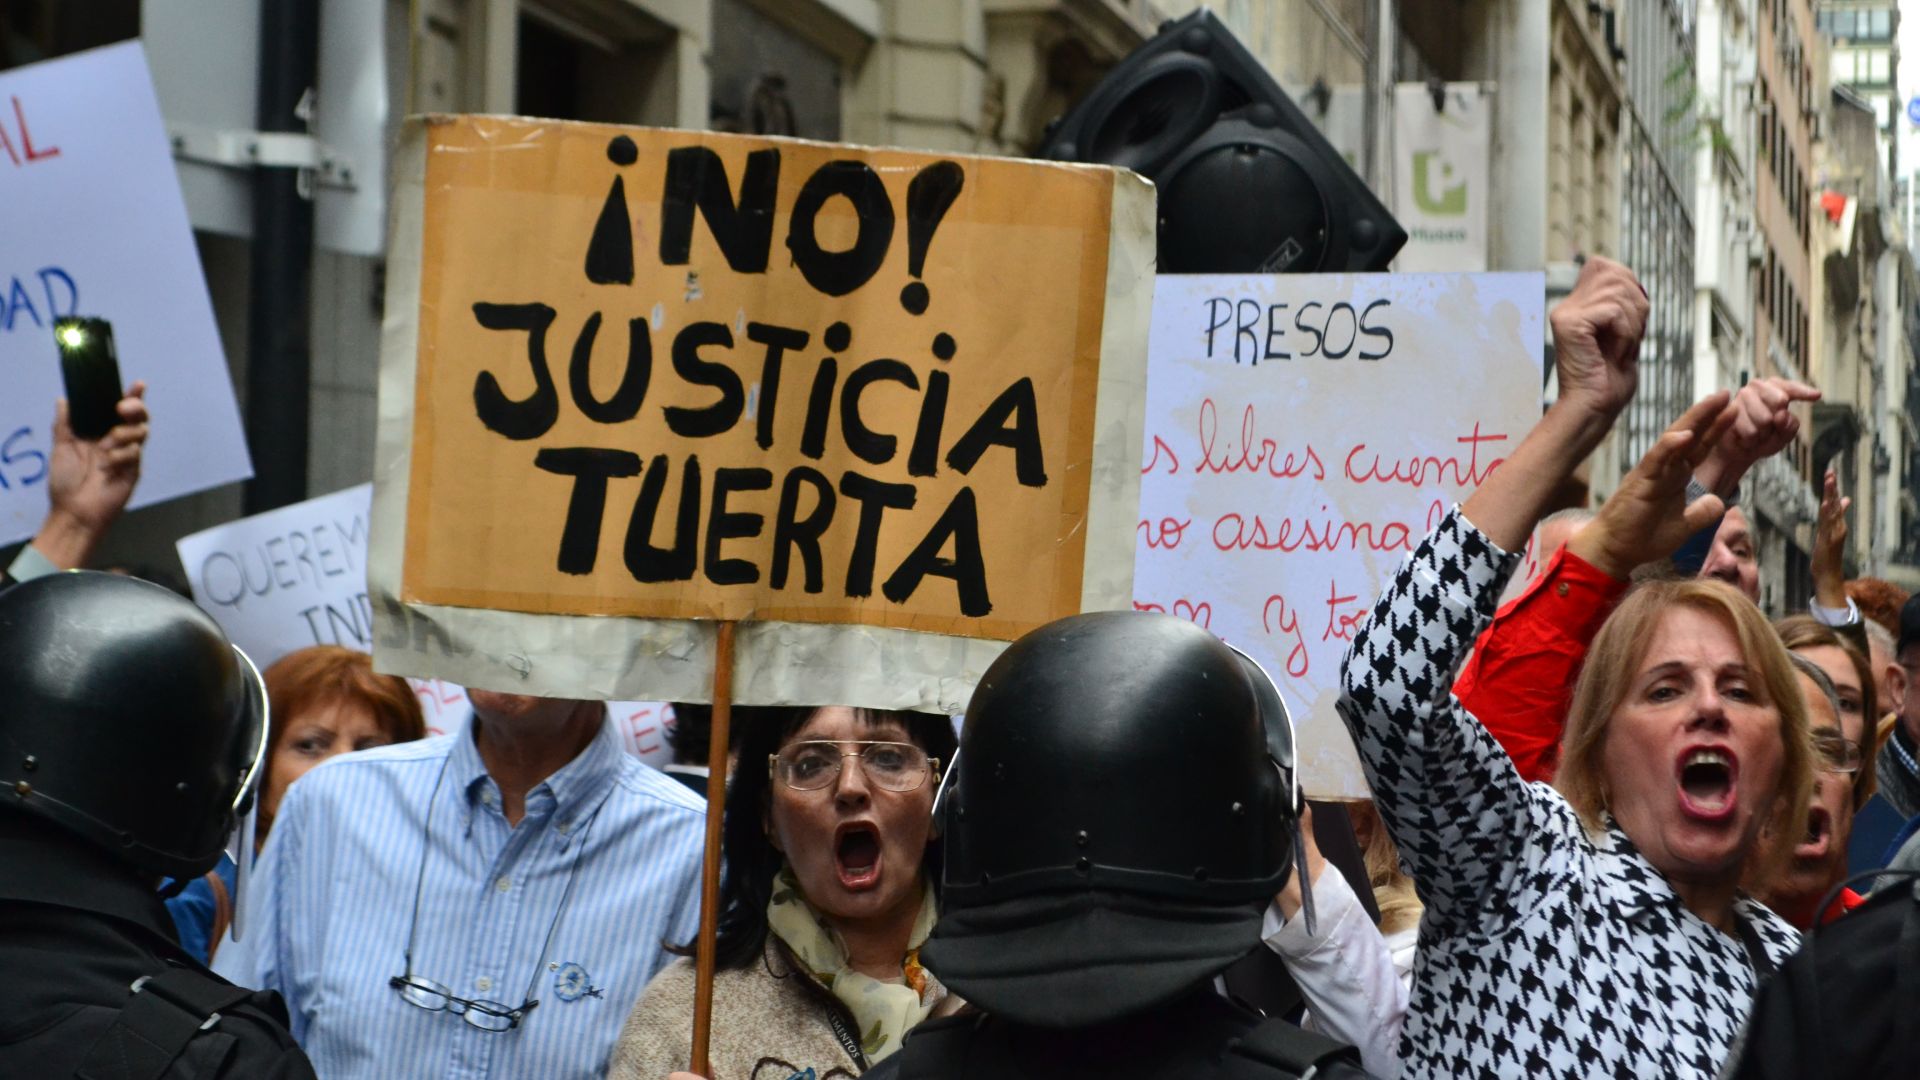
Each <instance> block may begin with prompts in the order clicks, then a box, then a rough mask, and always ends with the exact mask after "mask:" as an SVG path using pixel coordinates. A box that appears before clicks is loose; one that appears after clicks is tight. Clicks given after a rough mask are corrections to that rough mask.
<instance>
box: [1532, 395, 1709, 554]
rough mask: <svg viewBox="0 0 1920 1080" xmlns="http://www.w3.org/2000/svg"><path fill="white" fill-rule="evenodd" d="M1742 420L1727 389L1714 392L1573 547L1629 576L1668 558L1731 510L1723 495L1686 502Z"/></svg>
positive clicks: (1660, 444)
mask: <svg viewBox="0 0 1920 1080" xmlns="http://www.w3.org/2000/svg"><path fill="white" fill-rule="evenodd" d="M1735 420H1736V415H1735V407H1734V405H1733V404H1732V403H1731V401H1730V400H1729V395H1728V394H1727V392H1726V391H1725V390H1720V391H1717V392H1715V393H1712V394H1709V395H1707V396H1706V397H1705V398H1702V399H1701V400H1700V401H1699V402H1698V403H1696V404H1695V405H1694V406H1693V408H1691V409H1688V410H1687V412H1686V415H1684V416H1682V417H1680V419H1678V420H1676V421H1674V423H1673V426H1671V427H1669V428H1667V430H1666V432H1665V433H1664V434H1662V435H1661V436H1660V438H1659V439H1657V440H1655V441H1654V444H1653V446H1652V447H1651V448H1649V449H1648V450H1647V453H1646V456H1645V457H1643V458H1641V459H1640V463H1639V464H1638V465H1635V466H1634V467H1633V471H1632V472H1630V473H1628V474H1627V475H1626V477H1625V479H1623V480H1621V481H1620V487H1619V489H1618V490H1616V491H1615V492H1614V493H1613V495H1612V497H1610V498H1608V499H1607V501H1606V502H1605V503H1604V504H1603V505H1602V506H1601V507H1600V512H1599V514H1597V515H1596V516H1595V517H1594V519H1593V520H1592V521H1590V522H1588V523H1587V526H1586V528H1584V529H1581V530H1580V531H1579V532H1578V533H1575V534H1574V537H1573V539H1572V540H1569V541H1567V550H1568V551H1570V552H1572V553H1573V554H1575V555H1578V556H1579V557H1580V558H1582V559H1585V560H1586V561H1587V562H1589V563H1591V564H1592V565H1593V566H1594V567H1595V568H1597V569H1599V570H1602V571H1604V572H1606V573H1608V574H1611V575H1612V576H1614V577H1616V578H1619V579H1621V580H1625V579H1626V578H1627V577H1628V576H1629V575H1630V574H1632V573H1633V568H1634V567H1636V566H1639V565H1640V564H1641V563H1647V562H1653V561H1654V560H1656V559H1664V558H1667V557H1668V556H1670V555H1672V554H1673V553H1674V552H1675V551H1678V550H1679V549H1680V545H1681V544H1684V543H1686V540H1687V537H1689V536H1692V535H1693V534H1694V533H1696V532H1698V531H1700V530H1701V529H1704V528H1706V527H1707V526H1708V525H1711V524H1713V522H1714V521H1715V519H1717V518H1719V517H1720V515H1721V514H1722V513H1724V512H1725V511H1726V504H1724V503H1723V502H1721V501H1720V498H1719V496H1717V495H1705V496H1702V497H1701V498H1699V499H1697V500H1695V501H1694V502H1693V503H1692V504H1689V503H1688V502H1687V480H1688V478H1689V477H1690V476H1692V475H1693V471H1694V469H1696V468H1697V467H1698V466H1699V464H1700V462H1701V461H1703V460H1705V459H1706V457H1707V455H1708V454H1711V453H1712V452H1713V450H1714V447H1716V446H1717V445H1719V443H1720V441H1721V440H1722V439H1723V438H1724V437H1725V436H1726V434H1727V432H1728V431H1729V430H1730V429H1731V428H1732V427H1733V425H1734V422H1735Z"/></svg>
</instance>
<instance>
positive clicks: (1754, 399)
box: [1694, 378, 1820, 499]
mask: <svg viewBox="0 0 1920 1080" xmlns="http://www.w3.org/2000/svg"><path fill="white" fill-rule="evenodd" d="M1819 400H1820V391H1818V390H1816V389H1814V388H1813V387H1811V386H1808V385H1807V384H1805V383H1798V382H1794V381H1793V380H1792V379H1778V378H1774V379H1755V380H1753V381H1752V382H1750V383H1748V384H1747V385H1745V386H1743V387H1741V388H1740V392H1739V393H1738V394H1736V395H1734V399H1733V405H1734V409H1735V411H1736V415H1735V418H1734V423H1733V428H1732V430H1730V431H1728V432H1727V437H1726V438H1724V439H1722V440H1720V446H1719V448H1718V449H1717V450H1716V451H1715V452H1714V453H1712V454H1710V455H1708V457H1707V458H1706V460H1704V461H1702V462H1701V463H1700V467H1699V469H1697V470H1696V471H1695V472H1694V478H1695V479H1697V480H1699V481H1700V483H1701V484H1702V485H1704V486H1705V487H1706V489H1707V490H1708V491H1711V492H1713V493H1714V494H1715V495H1718V496H1720V497H1721V498H1723V499H1724V498H1728V497H1730V496H1732V494H1733V492H1734V489H1736V488H1738V487H1739V486H1740V478H1741V477H1743V476H1745V475H1747V470H1748V469H1751V468H1753V466H1754V463H1755V462H1757V461H1759V460H1760V459H1762V458H1765V457H1771V456H1772V455H1774V454H1777V453H1779V452H1780V451H1782V450H1784V449H1786V447H1787V444H1789V443H1791V442H1793V437H1794V435H1795V434H1796V433H1797V432H1798V431H1799V430H1800V421H1799V419H1798V418H1797V417H1795V416H1794V415H1793V406H1794V404H1795V403H1796V402H1802V401H1819Z"/></svg>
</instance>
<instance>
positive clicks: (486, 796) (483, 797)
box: [480, 791, 493, 806]
mask: <svg viewBox="0 0 1920 1080" xmlns="http://www.w3.org/2000/svg"><path fill="white" fill-rule="evenodd" d="M480 801H481V802H483V803H486V804H487V805H488V806H492V805H493V792H491V791H483V792H481V793H480Z"/></svg>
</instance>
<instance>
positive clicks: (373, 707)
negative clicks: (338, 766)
mask: <svg viewBox="0 0 1920 1080" xmlns="http://www.w3.org/2000/svg"><path fill="white" fill-rule="evenodd" d="M262 678H263V679H264V680H265V681H266V684H267V705H268V708H269V709H270V717H269V721H268V724H269V726H268V735H267V738H268V742H267V760H266V770H267V775H266V777H265V778H264V782H263V783H262V784H261V786H260V808H259V815H258V821H259V824H258V826H257V827H256V828H255V830H254V835H253V846H254V850H256V851H258V850H259V848H260V845H261V844H264V843H266V840H267V830H269V829H271V828H272V827H273V815H274V811H275V810H278V809H279V807H280V799H281V797H282V796H284V795H286V793H287V786H288V785H289V784H292V783H293V782H294V781H295V780H298V779H299V778H300V777H301V776H302V775H304V774H305V773H306V772H307V770H308V769H311V768H313V767H314V766H315V765H318V764H320V763H321V762H323V761H325V760H327V759H328V758H330V757H333V756H335V755H337V754H344V753H346V752H348V751H350V750H366V749H369V748H371V747H375V746H386V745H387V744H389V743H397V742H411V741H413V740H414V739H419V738H423V737H424V736H425V735H426V733H427V727H426V722H425V721H424V720H423V719H422V718H421V714H420V702H419V700H418V699H417V698H415V697H414V695H413V689H412V688H411V687H409V686H408V685H407V681H406V680H405V679H402V678H399V677H397V676H393V675H376V674H375V673H374V670H373V658H372V657H370V656H368V655H367V654H366V653H363V652H355V651H354V650H352V649H346V648H341V647H340V646H338V645H315V646H312V647H310V648H305V649H299V650H296V651H294V652H290V653H288V654H287V655H285V656H283V657H281V658H280V659H279V660H277V661H275V662H274V663H273V665H272V666H270V667H268V668H267V670H266V672H265V673H264V674H263V675H262ZM232 896H233V863H232V862H230V861H227V860H222V862H221V864H220V866H219V868H217V869H215V870H213V871H211V872H209V873H208V874H207V875H206V876H205V877H203V878H199V879H197V880H195V881H193V882H191V883H189V884H188V885H187V886H186V887H185V888H184V889H182V890H181V892H180V894H179V895H178V896H176V897H174V898H173V899H171V900H168V901H167V911H168V913H169V914H171V915H172V916H173V923H174V927H175V928H176V929H177V930H178V931H179V932H180V944H181V946H182V947H183V948H185V949H186V950H187V951H188V952H189V953H192V954H193V955H194V956H196V957H199V958H200V959H201V960H202V962H205V961H207V960H210V959H211V958H212V955H213V950H214V948H215V947H217V945H218V943H219V941H220V938H221V937H222V936H224V935H225V934H226V930H227V922H228V920H229V919H230V918H231V916H232V911H233V901H232Z"/></svg>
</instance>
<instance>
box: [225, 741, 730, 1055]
mask: <svg viewBox="0 0 1920 1080" xmlns="http://www.w3.org/2000/svg"><path fill="white" fill-rule="evenodd" d="M443 768H444V771H445V778H444V782H442V783H440V784H439V788H440V790H439V794H438V796H437V797H434V796H433V792H434V788H435V785H436V782H438V781H440V780H441V776H442V770H443ZM430 797H432V798H436V801H437V809H436V810H435V812H434V813H433V816H432V824H431V828H432V833H431V835H430V836H429V835H427V834H426V830H427V828H428V822H427V807H428V802H429V799H430ZM705 816H706V804H705V802H704V801H703V800H701V799H700V798H698V797H697V796H695V795H694V794H693V793H691V792H689V791H688V790H687V789H686V788H685V787H682V786H681V785H680V784H677V783H675V782H674V781H672V780H669V779H667V778H666V777H664V776H662V775H660V774H659V773H658V772H655V771H654V770H652V769H650V768H648V767H647V766H645V765H642V764H640V763H639V762H638V761H635V760H634V759H633V758H632V757H631V756H629V755H628V754H626V753H625V752H623V751H622V750H621V747H620V740H619V737H618V736H617V734H616V733H615V732H614V730H613V728H612V726H611V725H610V724H609V725H606V726H603V727H602V728H601V730H600V734H599V735H598V736H597V737H596V738H595V739H594V740H593V742H592V743H591V744H590V745H589V746H588V747H587V748H586V749H585V750H584V751H582V752H581V753H580V755H579V756H578V757H576V758H575V759H574V760H573V761H571V762H569V763H568V764H567V765H566V766H565V767H563V768H562V769H560V770H559V771H558V772H556V773H554V774H553V775H552V776H550V777H548V778H547V779H546V780H545V781H543V782H542V783H540V784H539V785H538V786H536V787H535V788H534V789H533V790H532V791H530V792H529V793H528V794H527V797H526V813H525V816H524V817H522V818H521V820H520V823H519V825H518V826H517V827H509V826H508V824H507V820H506V817H505V815H504V814H503V813H502V812H501V810H500V789H499V787H498V786H497V785H495V783H494V782H493V779H492V778H491V777H490V776H488V775H487V771H486V767H485V766H484V765H483V764H482V762H481V760H480V755H479V752H478V751H477V750H476V749H475V747H474V745H473V739H472V737H471V734H470V733H468V732H464V731H463V732H461V733H459V734H457V735H446V736H441V737H438V738H433V739H426V740H422V741H420V742H413V743H402V744H398V745H395V746H386V747H381V748H379V749H376V750H368V751H364V752H361V753H354V754H345V755H342V756H340V757H338V758H335V759H333V760H331V761H328V762H326V763H325V764H323V765H321V766H320V767H318V768H316V769H314V770H313V771H312V772H310V773H308V774H307V775H305V776H303V777H301V779H300V780H299V782H298V783H295V784H293V785H292V786H291V787H290V788H289V789H288V791H287V794H286V796H285V798H284V799H282V801H281V803H280V811H279V814H278V815H277V818H276V820H275V823H274V827H273V833H272V835H271V836H270V838H269V840H268V842H267V845H266V849H265V850H264V851H263V852H262V854H261V859H260V861H259V863H258V864H257V866H256V868H255V869H256V873H255V875H254V877H253V879H252V880H251V881H249V882H248V883H247V884H246V886H245V888H246V889H247V896H246V899H245V905H246V908H245V913H244V917H245V919H246V926H245V937H244V940H241V941H238V942H235V941H232V940H228V941H227V942H225V943H224V944H223V945H222V946H221V947H220V951H219V954H218V956H217V965H216V970H218V971H219V972H220V973H221V974H223V975H225V976H226V977H227V978H229V979H232V980H233V981H234V982H236V983H239V984H241V985H243V986H255V987H261V988H265V989H272V990H278V991H279V992H280V993H281V994H283V995H285V997H286V999H287V1007H288V1010H289V1012H291V1013H292V1017H293V1034H294V1037H295V1038H296V1039H298V1040H299V1042H300V1045H301V1046H302V1047H304V1048H305V1049H306V1051H307V1055H308V1056H309V1057H310V1058H312V1060H313V1064H314V1068H315V1070H316V1071H317V1072H318V1073H319V1075H320V1076H322V1077H324V1078H326V1080H340V1078H353V1077H364V1078H367V1080H376V1078H377V1080H392V1078H412V1077H418V1078H423V1080H424V1078H429V1077H431V1078H434V1080H452V1078H469V1077H499V1078H503V1080H504V1078H520V1077H527V1078H538V1080H565V1078H569V1077H599V1076H602V1075H604V1074H605V1072H606V1065H607V1057H608V1055H609V1054H610V1053H611V1052H612V1049H613V1043H614V1039H615V1037H616V1036H617V1035H618V1034H619V1032H620V1026H621V1024H622V1023H623V1022H624V1021H625V1020H626V1017H627V1013H628V1012H629V1011H631V1010H632V1008H633V1003H634V1002H635V1001H636V1000H637V999H638V998H639V996H640V991H641V990H642V989H643V988H645V986H646V984H647V980H648V979H650V978H652V977H653V974H654V972H655V971H658V970H659V969H660V968H661V967H662V966H664V964H665V963H666V961H667V960H669V959H671V957H669V956H667V955H665V954H663V952H662V949H661V944H662V942H663V941H666V942H674V943H684V942H687V941H691V940H692V939H693V937H694V934H695V932H696V930H697V929H698V926H699V906H700V854H701V843H702V839H703V833H704V828H705ZM423 838H424V840H423ZM582 845H584V847H582ZM423 847H424V851H425V860H426V861H425V877H424V884H423V886H422V891H421V899H420V918H419V927H418V929H417V931H416V932H415V934H414V947H413V973H414V975H416V976H418V977H422V978H426V979H430V980H432V981H434V982H437V983H440V984H442V985H444V986H446V987H448V988H449V989H451V990H452V992H453V993H454V994H456V995H458V996H460V997H464V998H473V999H486V1000H491V1001H498V1002H503V1003H505V1004H506V1005H507V1006H509V1007H518V1006H519V1005H520V1003H521V1001H522V999H523V997H525V996H528V994H527V981H528V979H529V977H532V978H533V980H534V983H533V991H532V994H531V996H532V997H534V998H537V999H538V1000H539V1003H540V1004H539V1006H538V1007H537V1008H534V1009H533V1010H531V1011H530V1012H528V1013H527V1015H526V1017H525V1019H524V1020H523V1021H522V1022H521V1024H520V1026H519V1027H518V1028H516V1029H515V1030H512V1031H507V1032H499V1033H491V1032H486V1031H481V1030H479V1029H477V1028H474V1027H472V1026H470V1025H469V1024H467V1023H466V1022H465V1020H463V1019H462V1018H460V1017H458V1016H455V1015H453V1014H452V1013H449V1012H429V1011H427V1010H425V1009H421V1008H418V1007H416V1006H414V1005H411V1004H408V1003H407V1002H406V1001H404V1000H402V998H401V997H400V994H399V992H398V991H396V990H394V989H392V988H391V987H389V986H388V983H387V980H388V979H389V978H390V977H391V976H394V975H399V974H401V973H402V969H403V967H404V966H405V965H404V961H403V957H402V954H403V953H404V951H405V946H406V939H407V926H408V921H409V918H410V916H411V915H412V910H413V896H414V883H415V881H416V880H418V879H419V878H418V875H420V874H421V872H422V871H421V866H422V863H421V859H422V852H423ZM576 852H577V853H578V855H579V859H578V869H577V870H575V871H574V873H575V874H576V875H577V876H576V878H575V880H574V884H573V891H572V895H571V897H570V898H569V899H568V900H567V904H566V909H565V910H564V911H562V912H560V913H559V924H558V928H557V929H556V930H555V931H554V935H553V944H552V947H551V948H550V949H549V950H548V952H547V955H546V957H545V958H544V959H540V956H539V954H540V948H541V945H542V943H543V942H544V941H545V939H546V936H547V932H548V928H549V927H550V926H553V925H554V916H555V913H556V911H557V910H558V909H559V905H560V901H561V896H562V893H563V892H564V891H565V890H566V885H567V876H568V873H569V871H570V870H572V869H573V867H574V866H575V855H576ZM536 960H539V971H538V973H537V974H536V972H535V961H536ZM689 1034H691V1033H689Z"/></svg>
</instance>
